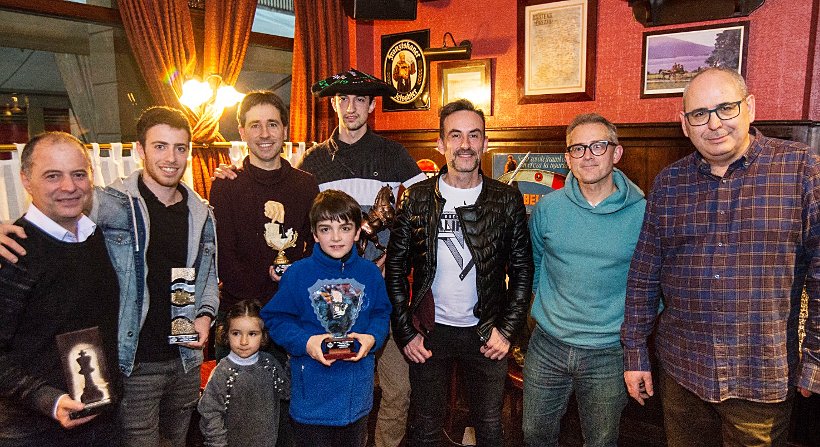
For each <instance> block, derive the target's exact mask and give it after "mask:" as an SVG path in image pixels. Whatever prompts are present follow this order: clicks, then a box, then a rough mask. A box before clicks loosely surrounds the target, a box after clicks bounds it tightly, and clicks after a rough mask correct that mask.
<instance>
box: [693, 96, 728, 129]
mask: <svg viewBox="0 0 820 447" xmlns="http://www.w3.org/2000/svg"><path fill="white" fill-rule="evenodd" d="M742 102H743V100H742V99H741V100H739V101H734V102H724V103H722V104H718V105H717V107H715V108H714V109H707V108H705V107H703V108H700V109H695V110H692V111H691V112H686V113H684V114H683V116H685V117H686V121H687V122H688V123H689V125H690V126H703V125H704V124H706V123H708V122H709V118H711V117H712V113H714V114H715V115H717V117H718V118H720V120H721V121H723V120H730V119H732V118H736V117H737V116H738V115H740V103H742Z"/></svg>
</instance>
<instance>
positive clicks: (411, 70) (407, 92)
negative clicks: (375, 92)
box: [383, 39, 427, 104]
mask: <svg viewBox="0 0 820 447" xmlns="http://www.w3.org/2000/svg"><path fill="white" fill-rule="evenodd" d="M383 73H384V74H385V78H388V79H389V80H390V82H392V84H393V86H394V87H396V91H397V93H396V96H392V97H391V99H392V100H393V101H395V102H397V103H399V104H410V103H412V102H414V101H415V100H416V99H417V98H418V97H419V96H421V95H422V93H424V85H425V82H426V81H427V64H426V63H425V61H424V53H423V52H422V48H421V47H420V46H419V44H418V43H416V42H415V41H412V40H409V39H402V40H399V41H397V42H395V43H394V44H393V45H392V46H391V47H390V48H389V49H388V50H387V54H386V55H385V58H384V72H383Z"/></svg>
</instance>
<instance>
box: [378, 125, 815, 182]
mask: <svg viewBox="0 0 820 447" xmlns="http://www.w3.org/2000/svg"><path fill="white" fill-rule="evenodd" d="M753 125H754V126H755V127H756V128H758V129H760V131H762V132H763V134H764V135H766V136H769V137H775V138H783V139H787V140H794V141H800V142H803V143H806V144H808V145H809V146H811V147H812V148H813V149H814V151H815V152H817V153H820V121H756V122H754V123H753ZM616 126H617V127H618V139H619V142H620V143H621V145H623V147H624V155H623V157H622V158H621V161H620V162H619V163H618V168H620V169H621V170H622V171H624V172H625V173H626V175H627V176H629V178H630V179H632V181H634V182H635V183H636V184H637V185H638V186H639V187H641V189H643V190H644V191H648V190H649V187H650V186H651V185H652V181H653V180H654V179H655V176H656V175H657V174H658V172H660V171H661V169H663V168H664V167H666V166H667V165H669V164H670V163H672V162H674V161H675V160H678V159H680V158H682V157H684V156H686V155H687V154H690V153H692V152H693V151H694V150H695V148H694V147H693V146H692V144H691V142H690V141H689V139H688V138H687V137H686V136H685V135H683V130H681V127H680V123H677V122H672V123H626V124H616ZM377 132H378V133H379V134H380V135H382V136H384V137H386V138H390V139H391V140H395V141H398V142H399V143H401V144H403V145H404V147H406V148H407V150H408V152H410V155H411V156H412V157H413V158H414V159H416V160H420V159H423V158H427V159H430V160H433V161H434V162H435V163H436V164H437V165H438V166H439V167H441V166H442V165H443V164H444V163H445V161H444V156H443V155H441V154H440V153H439V152H438V150H437V147H436V141H437V139H438V130H437V129H421V130H385V131H378V130H377ZM565 132H566V126H543V127H515V128H513V127H501V128H490V129H487V137H488V138H489V140H490V143H489V150H488V151H487V153H485V155H484V158H483V160H482V163H481V165H482V169H483V170H484V172H486V173H489V172H491V169H492V155H491V154H493V153H510V152H512V153H517V152H529V151H532V152H542V153H562V152H564V149H565V147H566V133H565Z"/></svg>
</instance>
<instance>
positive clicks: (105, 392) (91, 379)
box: [56, 326, 112, 419]
mask: <svg viewBox="0 0 820 447" xmlns="http://www.w3.org/2000/svg"><path fill="white" fill-rule="evenodd" d="M56 341H57V350H58V352H59V353H60V360H61V362H62V364H63V374H64V377H65V381H66V386H67V387H68V389H67V390H66V391H67V392H68V395H69V396H71V398H72V399H74V400H76V401H79V402H82V403H83V404H85V408H84V409H83V410H81V411H75V412H73V413H70V414H69V417H70V418H71V419H77V418H81V417H85V416H89V415H92V414H97V413H99V412H101V411H102V410H103V409H105V408H106V407H107V406H108V405H109V404H111V403H112V400H111V389H110V384H111V376H110V371H111V370H110V369H109V368H108V360H107V359H106V358H105V351H104V350H103V344H102V338H101V337H100V329H99V327H97V326H94V327H92V328H88V329H83V330H79V331H74V332H67V333H65V334H60V335H58V336H57V337H56Z"/></svg>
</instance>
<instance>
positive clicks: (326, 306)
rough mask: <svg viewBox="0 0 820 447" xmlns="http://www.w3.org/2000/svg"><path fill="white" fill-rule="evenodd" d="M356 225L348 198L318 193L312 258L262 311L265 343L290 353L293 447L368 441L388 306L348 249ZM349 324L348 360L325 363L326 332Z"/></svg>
mask: <svg viewBox="0 0 820 447" xmlns="http://www.w3.org/2000/svg"><path fill="white" fill-rule="evenodd" d="M361 221H362V212H361V208H360V207H359V204H358V203H356V201H355V200H354V199H353V198H352V197H350V196H349V195H347V194H345V193H344V192H341V191H335V190H327V191H323V192H321V193H319V195H318V196H317V197H316V200H315V201H314V202H313V206H312V208H311V210H310V225H311V230H312V231H313V238H314V240H315V241H316V243H317V245H316V246H315V247H314V249H313V254H312V255H311V256H310V257H308V258H304V259H302V260H300V261H298V262H296V263H294V264H293V265H292V266H290V268H288V270H287V271H286V272H285V274H284V275H283V276H282V281H281V282H280V284H279V290H278V291H277V292H276V295H274V296H273V299H271V300H270V301H269V302H268V304H267V305H265V307H264V308H263V309H262V312H261V316H262V319H263V320H264V321H265V324H266V325H267V327H268V330H269V331H270V335H271V338H272V339H273V340H274V341H275V342H276V343H277V344H279V345H280V346H282V347H284V348H285V350H287V352H288V354H290V369H291V376H292V378H291V402H290V416H291V422H292V425H293V438H294V441H295V445H296V446H297V447H299V446H306V447H307V446H311V447H323V446H327V447H330V446H331V445H332V446H334V447H335V446H350V447H364V446H365V443H366V440H367V415H368V414H369V413H370V410H371V408H372V406H373V371H374V367H375V364H374V358H375V355H374V353H375V352H376V351H378V350H379V348H380V347H381V346H382V344H383V343H384V340H385V338H386V337H387V331H388V328H389V319H390V310H391V306H390V301H389V300H388V298H387V291H386V289H385V285H384V279H383V278H382V275H381V272H380V271H379V268H378V267H376V265H375V264H373V263H372V262H370V261H367V260H366V259H362V258H360V257H359V254H358V253H357V251H356V250H354V249H353V248H354V244H355V243H356V241H358V240H359V230H360V229H361V228H360V227H361ZM348 322H352V323H353V324H352V327H350V332H349V333H348V334H346V337H349V338H352V339H354V340H355V343H354V345H355V346H354V350H355V352H356V353H355V356H353V357H350V358H346V359H328V358H326V353H325V352H324V351H323V346H324V345H325V341H326V339H328V338H330V337H331V334H330V333H329V332H331V331H334V332H338V327H339V326H344V325H345V324H346V323H348ZM337 335H338V334H337ZM331 357H332V356H331Z"/></svg>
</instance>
